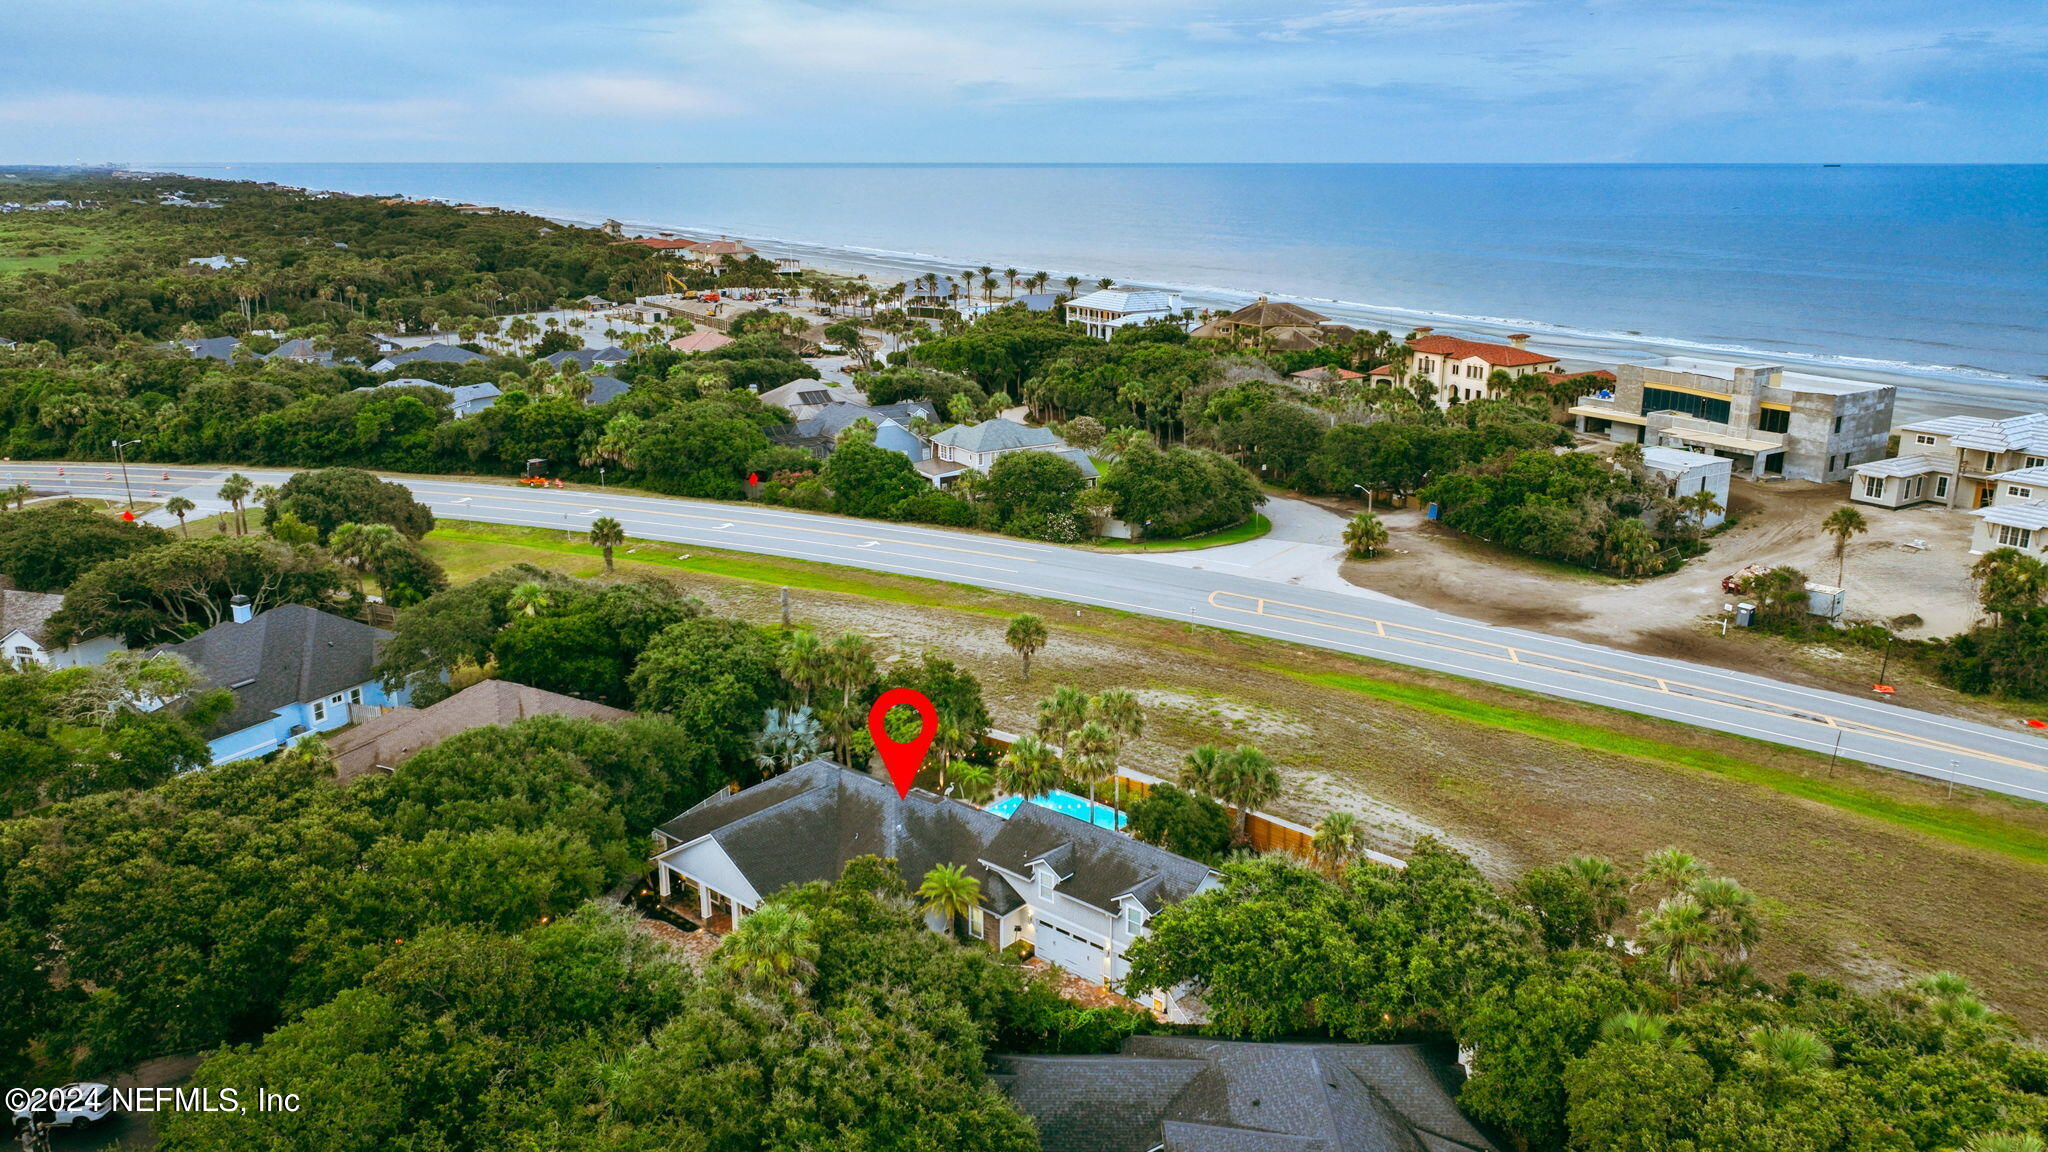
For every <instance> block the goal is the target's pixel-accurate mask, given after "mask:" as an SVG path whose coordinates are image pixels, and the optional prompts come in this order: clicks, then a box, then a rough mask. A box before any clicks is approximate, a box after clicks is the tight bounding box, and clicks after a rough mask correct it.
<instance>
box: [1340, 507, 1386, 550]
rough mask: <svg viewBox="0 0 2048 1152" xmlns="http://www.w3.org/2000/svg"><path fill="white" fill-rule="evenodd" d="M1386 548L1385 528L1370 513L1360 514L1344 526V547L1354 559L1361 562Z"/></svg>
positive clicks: (1378, 519)
mask: <svg viewBox="0 0 2048 1152" xmlns="http://www.w3.org/2000/svg"><path fill="white" fill-rule="evenodd" d="M1386 546H1387V526H1386V525H1385V524H1382V523H1380V518H1379V517H1377V516H1375V515H1373V514H1372V513H1370V512H1360V513H1359V514H1358V515H1356V516H1353V517H1352V518H1351V523H1349V524H1346V525H1345V526H1344V547H1345V548H1346V549H1348V550H1349V551H1350V552H1351V555H1352V557H1353V558H1354V559H1359V560H1363V559H1366V558H1368V557H1371V556H1376V555H1378V554H1379V550H1380V549H1382V548H1385V547H1386Z"/></svg>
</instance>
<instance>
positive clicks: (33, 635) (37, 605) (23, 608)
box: [0, 588, 64, 659]
mask: <svg viewBox="0 0 2048 1152" xmlns="http://www.w3.org/2000/svg"><path fill="white" fill-rule="evenodd" d="M63 606H64V597H63V596H61V595H59V594H58V593H55V592H22V591H19V590H17V589H12V588H0V636H8V635H11V634H13V633H14V632H16V631H19V632H22V633H24V634H26V635H27V636H28V638H29V639H31V640H34V641H35V642H36V643H38V644H45V645H46V644H48V643H49V641H48V639H47V638H46V633H45V632H44V626H45V625H46V624H48V623H49V622H50V617H52V616H54V615H56V614H57V609H59V608H62V607H63ZM5 656H6V653H4V652H0V659H4V658H5Z"/></svg>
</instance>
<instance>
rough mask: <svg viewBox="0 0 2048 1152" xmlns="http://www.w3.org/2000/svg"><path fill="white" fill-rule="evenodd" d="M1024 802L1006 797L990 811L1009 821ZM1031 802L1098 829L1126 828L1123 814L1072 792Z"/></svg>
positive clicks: (1012, 797)
mask: <svg viewBox="0 0 2048 1152" xmlns="http://www.w3.org/2000/svg"><path fill="white" fill-rule="evenodd" d="M1023 802H1024V798H1023V797H1022V796H1005V797H1003V798H1002V799H1001V800H998V801H996V802H995V803H994V804H991V805H989V806H988V810H989V811H991V812H993V813H995V814H996V815H998V816H1001V817H1002V818H1003V819H1005V820H1007V819H1009V818H1010V813H1012V812H1015V811H1016V810H1017V805H1019V804H1022V803H1023ZM1031 802H1032V803H1033V804H1036V805H1038V806H1039V807H1040V808H1050V809H1052V810H1053V811H1055V812H1059V813H1063V814H1065V815H1068V816H1072V817H1073V818H1074V819H1076V820H1086V821H1088V822H1089V823H1091V824H1093V825H1095V826H1096V827H1097V828H1115V829H1119V830H1121V829H1122V828H1123V826H1124V814H1123V813H1121V812H1119V811H1117V810H1116V809H1114V808H1111V807H1110V806H1109V805H1107V804H1090V803H1089V802H1088V798H1087V797H1086V796H1076V795H1074V794H1073V793H1072V792H1058V791H1054V792H1047V793H1046V794H1045V795H1043V796H1033V797H1032V798H1031Z"/></svg>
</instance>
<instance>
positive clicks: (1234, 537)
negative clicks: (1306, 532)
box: [1091, 515, 1273, 552]
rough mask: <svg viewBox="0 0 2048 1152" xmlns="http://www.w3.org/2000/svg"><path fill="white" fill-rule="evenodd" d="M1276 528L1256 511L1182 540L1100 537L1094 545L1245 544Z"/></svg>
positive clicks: (1188, 547) (1186, 547)
mask: <svg viewBox="0 0 2048 1152" xmlns="http://www.w3.org/2000/svg"><path fill="white" fill-rule="evenodd" d="M1272 530H1273V522H1272V521H1271V520H1268V519H1266V518H1265V517H1264V516H1258V515H1254V516H1253V517H1252V518H1251V519H1250V520H1247V521H1245V522H1244V523H1242V524H1236V525H1233V526H1231V527H1229V528H1218V529H1217V530H1216V531H1214V532H1204V533H1203V534H1201V535H1200V536H1186V537H1183V538H1181V539H1179V540H1109V539H1103V540H1097V541H1094V542H1093V544H1092V545H1091V546H1092V547H1096V548H1107V549H1111V550H1115V551H1123V552H1191V551H1193V550H1195V549H1197V548H1215V547H1219V546H1221V545H1224V544H1242V543H1244V542H1245V541H1247V540H1257V539H1258V538H1259V537H1261V536H1264V535H1265V534H1266V533H1268V532H1271V531H1272Z"/></svg>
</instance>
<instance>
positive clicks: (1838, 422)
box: [1835, 416, 1842, 432]
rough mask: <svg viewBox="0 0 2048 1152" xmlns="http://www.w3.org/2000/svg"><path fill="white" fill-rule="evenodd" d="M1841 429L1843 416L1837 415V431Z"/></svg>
mask: <svg viewBox="0 0 2048 1152" xmlns="http://www.w3.org/2000/svg"><path fill="white" fill-rule="evenodd" d="M1841 430H1842V418H1841V417H1840V416H1837V417H1835V431H1837V432H1840V431H1841Z"/></svg>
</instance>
